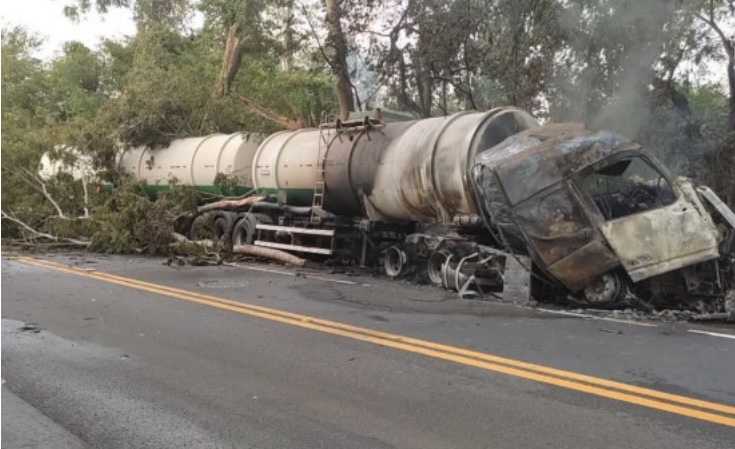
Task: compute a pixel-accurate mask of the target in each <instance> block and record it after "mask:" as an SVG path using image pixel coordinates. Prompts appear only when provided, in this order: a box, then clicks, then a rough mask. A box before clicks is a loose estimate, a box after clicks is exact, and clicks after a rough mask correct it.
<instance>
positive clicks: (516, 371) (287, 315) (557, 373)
mask: <svg viewBox="0 0 735 449" xmlns="http://www.w3.org/2000/svg"><path fill="white" fill-rule="evenodd" d="M16 260H19V261H21V262H24V263H28V264H32V265H37V266H42V267H46V268H51V269H55V270H58V271H62V272H66V273H70V274H74V275H78V276H83V277H88V278H91V279H96V280H99V281H104V282H108V283H112V284H116V285H121V286H125V287H129V288H135V289H138V290H143V291H147V292H150V293H156V294H159V295H163V296H169V297H173V298H177V299H181V300H185V301H190V302H195V303H198V304H203V305H207V306H211V307H216V308H219V309H224V310H229V311H232V312H237V313H242V314H246V315H250V316H255V317H258V318H263V319H267V320H271V321H276V322H280V323H285V324H290V325H293V326H298V327H302V328H307V329H313V330H317V331H321V332H325V333H329V334H333V335H340V336H343V337H347V338H351V339H354V340H360V341H365V342H369V343H373V344H377V345H382V346H387V347H391V348H395V349H401V350H404V351H408V352H413V353H416V354H422V355H425V356H428V357H433V358H437V359H442V360H447V361H451V362H454V363H459V364H463V365H467V366H473V367H477V368H482V369H486V370H490V371H495V372H499V373H503V374H507V375H511V376H515V377H520V378H523V379H528V380H533V381H536V382H542V383H546V384H549V385H555V386H558V387H562V388H567V389H570V390H575V391H580V392H584V393H588V394H593V395H596V396H601V397H605V398H609V399H615V400H618V401H622V402H628V403H631V404H637V405H641V406H644V407H649V408H653V409H657V410H661V411H666V412H670V413H675V414H678V415H683V416H688V417H691V418H696V419H700V420H704V421H709V422H713V423H718V424H723V425H726V426H730V427H735V417H732V416H726V415H735V407H733V406H729V405H725V404H719V403H715V402H710V401H703V400H699V399H694V398H689V397H686V396H680V395H675V394H671V393H666V392H662V391H657V390H651V389H648V388H643V387H637V386H634V385H628V384H625V383H621V382H615V381H611V380H607V379H602V378H598V377H593V376H587V375H583V374H578V373H574V372H571V371H565V370H560V369H556V368H551V367H547V366H543V365H536V364H532V363H528V362H523V361H520V360H514V359H509V358H505V357H498V356H494V355H491V354H486V353H482V352H477V351H470V350H467V349H462V348H458V347H455V346H448V345H442V344H439V343H433V342H430V341H425V340H419V339H415V338H410V337H404V336H401V335H396V334H390V333H386V332H380V331H375V330H372V329H367V328H362V327H357V326H352V325H348V324H344V323H339V322H335V321H329V320H323V319H320V318H315V317H310V316H306V315H301V314H296V313H291V312H286V311H283V310H278V309H271V308H267V307H262V306H257V305H253V304H248V303H243V302H238V301H233V300H229V299H224V298H219V297H216V296H210V295H204V294H200V293H195V292H190V291H186V290H180V289H177V288H173V287H168V286H164V285H159V284H154V283H151V282H145V281H140V280H137V279H131V278H126V277H123V276H117V275H113V274H109V273H103V272H97V271H95V272H89V271H86V270H83V269H79V268H75V267H71V266H68V265H63V264H59V263H55V262H50V261H46V260H40V259H33V258H28V257H18V258H17V259H16ZM616 390H617V391H616ZM663 401H668V402H663ZM679 404H681V405H679ZM690 407H696V408H690ZM700 409H703V410H700ZM712 412H719V413H723V414H726V415H721V414H717V413H712Z"/></svg>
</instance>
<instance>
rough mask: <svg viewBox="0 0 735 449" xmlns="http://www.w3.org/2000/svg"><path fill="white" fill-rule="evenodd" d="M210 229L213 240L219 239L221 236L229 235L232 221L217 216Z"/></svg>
mask: <svg viewBox="0 0 735 449" xmlns="http://www.w3.org/2000/svg"><path fill="white" fill-rule="evenodd" d="M212 229H213V231H214V238H215V240H221V239H222V238H224V237H226V236H229V235H230V230H232V222H231V221H230V220H228V219H227V217H223V216H222V217H217V218H216V219H215V220H214V225H213V226H212Z"/></svg>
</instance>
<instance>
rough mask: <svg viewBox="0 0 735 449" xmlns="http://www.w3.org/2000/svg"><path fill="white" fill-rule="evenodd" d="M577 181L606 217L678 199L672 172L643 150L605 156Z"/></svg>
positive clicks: (630, 214)
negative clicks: (618, 156) (642, 152)
mask: <svg viewBox="0 0 735 449" xmlns="http://www.w3.org/2000/svg"><path fill="white" fill-rule="evenodd" d="M575 184H576V185H577V188H578V189H579V191H580V192H581V193H582V194H583V196H585V197H586V198H587V201H588V202H589V203H590V204H593V205H594V206H595V209H596V210H597V211H598V212H599V214H600V215H601V216H602V218H603V219H604V220H605V221H611V220H616V219H619V218H624V217H628V216H632V215H636V214H639V213H643V212H647V211H651V210H655V209H659V208H662V207H666V206H668V205H671V204H673V203H674V202H676V199H677V197H676V193H675V191H674V189H673V185H672V182H671V180H670V178H669V176H668V175H667V174H666V173H664V172H663V171H661V170H660V169H658V168H657V167H656V164H654V163H653V162H652V161H651V160H650V159H649V158H647V157H646V156H643V155H640V154H632V155H626V156H624V157H620V158H615V159H608V160H604V161H602V162H601V163H599V164H597V165H596V166H594V167H593V168H592V169H591V170H589V171H586V172H585V173H583V174H581V175H580V176H578V177H577V179H576V182H575Z"/></svg>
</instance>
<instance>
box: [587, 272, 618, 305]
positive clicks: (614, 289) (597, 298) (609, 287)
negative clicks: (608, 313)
mask: <svg viewBox="0 0 735 449" xmlns="http://www.w3.org/2000/svg"><path fill="white" fill-rule="evenodd" d="M621 289H622V285H621V282H620V279H619V278H618V276H616V275H615V274H611V273H606V274H603V275H602V276H601V277H600V278H599V279H597V280H596V281H595V282H593V283H592V284H591V285H589V286H588V287H587V288H585V289H584V298H585V299H586V300H587V302H588V303H590V304H594V305H596V306H603V305H610V304H613V303H614V302H615V301H616V300H617V299H618V297H619V296H620V292H621Z"/></svg>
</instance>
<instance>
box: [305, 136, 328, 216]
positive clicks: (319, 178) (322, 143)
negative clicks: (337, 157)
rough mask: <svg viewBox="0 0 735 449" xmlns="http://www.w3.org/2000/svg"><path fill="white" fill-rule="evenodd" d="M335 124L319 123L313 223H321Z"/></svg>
mask: <svg viewBox="0 0 735 449" xmlns="http://www.w3.org/2000/svg"><path fill="white" fill-rule="evenodd" d="M332 129H334V127H333V126H330V125H329V124H322V125H319V153H318V154H317V161H316V166H315V168H316V172H315V174H314V196H313V199H312V202H311V220H310V221H311V223H313V224H319V223H321V220H322V216H321V212H322V208H323V207H324V173H325V168H326V167H325V166H324V164H325V162H326V156H327V150H328V149H329V143H330V141H331V138H332Z"/></svg>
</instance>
